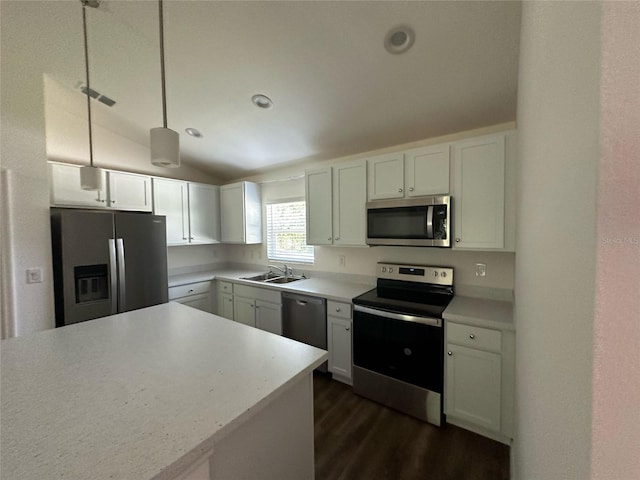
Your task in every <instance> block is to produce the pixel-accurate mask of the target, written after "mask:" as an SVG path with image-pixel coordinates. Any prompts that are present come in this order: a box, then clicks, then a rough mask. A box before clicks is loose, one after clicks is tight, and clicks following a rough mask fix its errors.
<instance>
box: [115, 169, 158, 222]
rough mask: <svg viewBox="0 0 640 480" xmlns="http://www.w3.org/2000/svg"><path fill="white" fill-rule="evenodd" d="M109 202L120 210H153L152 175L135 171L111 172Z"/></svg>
mask: <svg viewBox="0 0 640 480" xmlns="http://www.w3.org/2000/svg"><path fill="white" fill-rule="evenodd" d="M107 175H108V179H109V195H108V199H107V203H108V205H109V206H110V207H111V208H115V209H118V210H136V211H139V212H150V211H151V177H149V176H147V175H136V174H133V173H123V172H111V171H110V172H109V173H108V174H107Z"/></svg>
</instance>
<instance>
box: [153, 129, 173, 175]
mask: <svg viewBox="0 0 640 480" xmlns="http://www.w3.org/2000/svg"><path fill="white" fill-rule="evenodd" d="M150 140H151V163H153V164H154V165H157V166H158V167H171V168H175V167H179V166H180V136H179V135H178V132H176V131H174V130H171V129H170V128H164V127H156V128H152V129H151V131H150Z"/></svg>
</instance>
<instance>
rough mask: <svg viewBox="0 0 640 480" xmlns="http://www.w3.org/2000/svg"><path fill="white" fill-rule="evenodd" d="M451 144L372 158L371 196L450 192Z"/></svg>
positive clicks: (372, 197)
mask: <svg viewBox="0 0 640 480" xmlns="http://www.w3.org/2000/svg"><path fill="white" fill-rule="evenodd" d="M449 150H450V145H449V144H448V143H447V144H442V145H433V146H429V147H422V148H416V149H413V150H408V151H405V152H396V153H390V154H385V155H379V156H377V157H372V158H370V159H369V160H368V170H369V173H368V179H369V181H368V183H369V200H383V199H389V198H411V197H419V196H424V195H446V194H448V193H449Z"/></svg>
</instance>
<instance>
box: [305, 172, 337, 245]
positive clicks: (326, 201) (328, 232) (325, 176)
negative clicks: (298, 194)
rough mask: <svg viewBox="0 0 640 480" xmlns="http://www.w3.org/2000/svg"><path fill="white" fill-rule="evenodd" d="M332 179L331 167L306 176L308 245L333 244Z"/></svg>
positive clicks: (308, 173)
mask: <svg viewBox="0 0 640 480" xmlns="http://www.w3.org/2000/svg"><path fill="white" fill-rule="evenodd" d="M332 178H333V177H332V170H331V167H328V168H322V169H319V170H309V171H307V172H306V174H305V177H304V182H305V200H306V208H307V244H308V245H331V244H333V203H332V201H331V199H332Z"/></svg>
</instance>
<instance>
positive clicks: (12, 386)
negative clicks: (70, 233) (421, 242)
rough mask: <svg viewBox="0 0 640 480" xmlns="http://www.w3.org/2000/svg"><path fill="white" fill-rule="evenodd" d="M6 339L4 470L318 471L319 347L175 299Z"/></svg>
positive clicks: (30, 475) (35, 474)
mask: <svg viewBox="0 0 640 480" xmlns="http://www.w3.org/2000/svg"><path fill="white" fill-rule="evenodd" d="M1 347H2V371H1V378H2V385H1V388H2V390H1V392H2V407H1V411H0V415H1V416H0V421H1V440H2V444H1V450H2V451H1V458H0V468H1V471H2V477H3V478H7V479H9V478H15V479H18V478H19V479H21V480H29V479H34V480H35V479H38V480H40V479H43V478H61V479H79V478H82V479H83V480H91V479H136V480H143V479H177V478H180V479H182V478H189V479H191V478H194V479H195V478H198V479H200V478H211V479H218V478H224V479H230V478H261V479H268V478H274V479H275V478H278V479H285V478H290V479H306V478H309V479H310V478H313V383H312V371H313V369H314V368H315V367H317V366H318V365H320V364H321V363H323V362H324V361H325V360H326V359H327V354H326V352H325V351H323V350H320V349H316V348H314V347H310V346H308V345H304V344H301V343H298V342H294V341H292V340H289V339H287V338H283V337H279V336H277V335H272V334H270V333H267V332H264V331H261V330H258V329H255V328H250V327H246V326H244V325H241V324H238V323H235V322H232V321H229V320H226V319H223V318H221V317H218V316H215V315H211V314H208V313H205V312H201V311H198V310H195V309H192V308H189V307H186V306H184V305H180V304H177V303H169V304H163V305H158V306H154V307H149V308H145V309H141V310H136V311H133V312H127V313H123V314H119V315H113V316H110V317H104V318H100V319H96V320H92V321H89V322H84V323H79V324H75V325H71V326H68V327H64V328H59V329H54V330H47V331H43V332H38V333H35V334H32V335H28V336H25V337H18V338H14V339H10V340H3V341H2V344H1Z"/></svg>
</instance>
